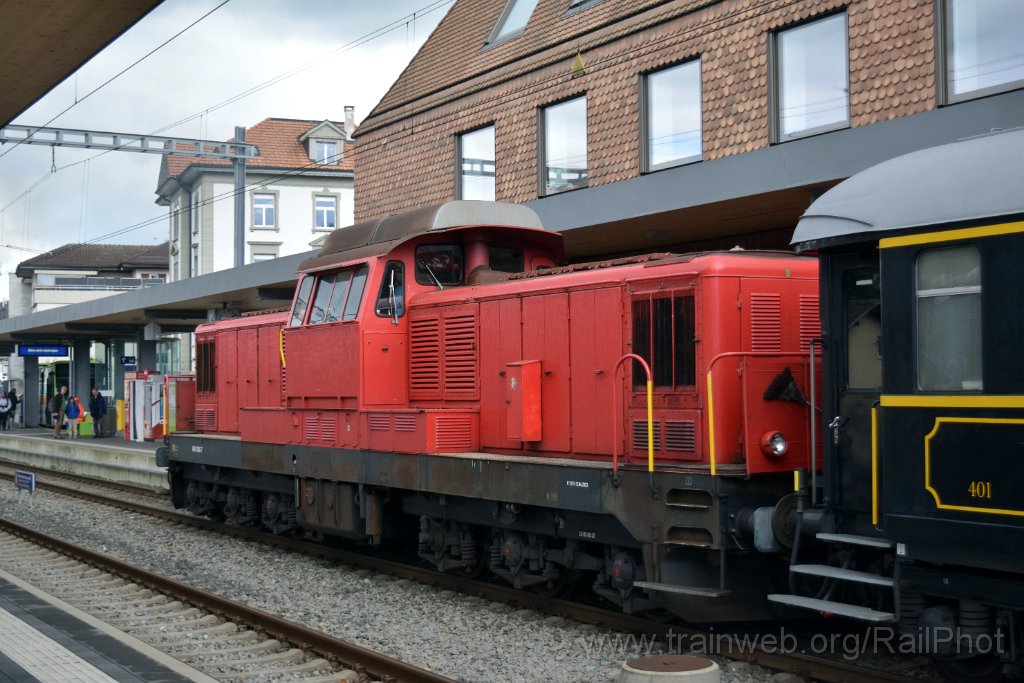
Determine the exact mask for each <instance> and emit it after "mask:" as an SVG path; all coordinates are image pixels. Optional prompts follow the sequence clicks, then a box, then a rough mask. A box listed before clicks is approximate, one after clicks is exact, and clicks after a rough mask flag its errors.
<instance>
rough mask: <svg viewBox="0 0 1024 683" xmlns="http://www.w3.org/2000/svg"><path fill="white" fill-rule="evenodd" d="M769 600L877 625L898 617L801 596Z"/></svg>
mask: <svg viewBox="0 0 1024 683" xmlns="http://www.w3.org/2000/svg"><path fill="white" fill-rule="evenodd" d="M768 599H769V600H771V601H772V602H777V603H780V604H782V605H789V606H791V607H801V608H803V609H810V610H814V611H815V612H826V613H829V614H838V615H840V616H843V617H850V618H852V619H859V620H861V621H872V622H876V623H882V622H887V621H896V615H895V614H893V613H892V612H879V611H878V610H873V609H870V608H867V607H860V606H858V605H850V604H847V603H845V602H833V601H832V600H818V599H817V598H805V597H803V596H801V595H784V594H779V593H773V594H771V595H769V596H768Z"/></svg>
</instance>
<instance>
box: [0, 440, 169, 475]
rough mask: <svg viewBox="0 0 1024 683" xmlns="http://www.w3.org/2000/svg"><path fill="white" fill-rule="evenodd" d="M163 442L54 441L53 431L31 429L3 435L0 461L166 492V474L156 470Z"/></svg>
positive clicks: (41, 470) (42, 470)
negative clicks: (157, 456)
mask: <svg viewBox="0 0 1024 683" xmlns="http://www.w3.org/2000/svg"><path fill="white" fill-rule="evenodd" d="M160 445H161V442H153V441H141V442H140V441H125V440H124V438H123V437H122V436H120V435H117V436H109V437H103V438H101V439H94V438H93V437H91V436H82V437H79V438H77V439H70V438H68V437H67V433H65V434H64V437H63V438H61V439H59V440H58V439H54V438H53V430H52V429H48V428H44V427H28V428H23V429H11V430H8V431H5V432H0V459H3V460H7V461H9V462H12V463H17V465H18V466H20V467H24V468H26V469H28V470H30V471H34V472H36V473H43V472H46V471H52V472H58V473H59V472H67V473H70V474H80V475H83V476H88V477H96V478H99V479H106V480H108V481H116V482H120V483H124V484H135V485H137V486H144V487H147V488H152V489H155V490H166V489H167V470H166V469H165V468H162V467H157V466H156V449H157V448H158V447H159V446H160Z"/></svg>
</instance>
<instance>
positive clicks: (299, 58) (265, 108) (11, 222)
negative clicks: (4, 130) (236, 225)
mask: <svg viewBox="0 0 1024 683" xmlns="http://www.w3.org/2000/svg"><path fill="white" fill-rule="evenodd" d="M453 1H454V0H388V1H387V2H376V3H369V2H365V1H364V0H231V1H230V2H227V3H226V4H224V5H223V6H222V7H220V8H219V9H216V11H214V12H213V13H212V14H210V15H209V16H208V17H206V18H205V19H203V20H202V21H200V22H199V23H198V24H196V25H195V26H193V27H192V28H190V29H188V30H187V31H185V32H184V33H183V34H182V35H180V36H179V37H177V38H176V39H174V40H173V41H172V42H170V43H169V44H167V45H166V46H164V47H163V48H161V49H160V50H159V51H157V52H156V53H154V54H153V55H152V56H150V57H148V58H146V59H145V60H144V61H142V62H141V63H139V64H138V65H137V66H135V67H134V68H132V69H131V70H130V71H128V72H127V73H125V74H124V75H122V76H120V77H118V78H116V79H115V80H114V81H112V82H111V83H110V84H109V85H106V86H104V87H103V88H101V89H100V90H98V91H97V92H95V94H92V95H88V96H86V95H87V94H88V93H90V92H91V91H93V90H95V89H96V88H97V87H98V86H100V85H101V84H103V83H104V82H105V81H107V80H108V79H110V78H111V77H112V76H114V75H115V74H117V73H118V72H120V71H121V70H123V69H124V68H125V67H127V66H129V65H131V64H132V63H133V62H136V61H137V60H139V59H140V58H141V57H143V56H144V55H145V54H146V53H148V52H150V51H151V50H153V49H154V48H156V47H157V46H158V45H160V44H161V43H162V42H164V41H166V40H167V39H168V38H170V37H171V36H174V35H175V34H176V33H178V32H180V31H181V30H182V29H184V28H185V27H187V26H188V25H189V24H191V23H193V22H194V21H196V20H197V19H199V18H200V17H202V16H203V15H204V14H206V13H207V12H209V11H210V10H212V9H214V8H216V7H217V6H218V5H220V4H221V2H223V0H165V1H164V2H163V3H162V4H161V5H160V6H158V7H157V8H156V9H155V10H153V11H152V12H151V13H150V14H149V15H147V16H146V17H145V18H143V19H142V20H141V21H140V22H139V23H138V24H136V25H135V26H134V27H132V28H131V29H129V30H128V31H127V32H126V33H125V34H124V35H122V36H121V37H120V38H119V39H117V40H116V41H115V42H113V43H112V44H111V45H110V46H108V47H107V48H106V49H105V50H104V51H103V52H101V53H100V54H98V55H96V57H94V58H93V59H92V60H91V61H90V62H88V63H87V64H85V65H84V66H83V67H82V68H81V69H79V70H78V72H77V73H76V74H74V75H72V76H71V77H69V78H68V79H67V80H66V81H64V82H63V83H61V84H60V85H59V86H57V87H56V88H54V89H53V90H52V91H51V92H50V93H49V94H48V95H47V96H46V97H44V98H43V99H41V100H40V101H39V102H37V103H36V104H35V105H33V106H32V107H31V108H29V109H28V110H27V111H26V112H25V113H23V114H22V115H21V116H20V117H18V118H17V119H16V120H14V121H13V122H12V123H13V124H20V125H33V126H41V125H49V126H51V127H59V128H73V129H84V130H99V131H108V132H124V133H154V132H156V131H158V130H160V129H163V128H165V127H166V126H169V125H171V124H174V123H176V122H179V121H182V120H184V119H189V118H191V119H192V120H190V121H187V122H185V123H180V124H179V125H176V126H174V127H173V128H170V129H168V130H166V131H163V132H161V133H160V134H161V135H177V136H182V137H189V138H202V139H213V140H226V139H227V138H229V137H231V136H232V135H233V134H234V127H235V126H236V125H244V126H247V127H249V126H252V125H254V124H256V123H258V122H260V121H262V120H263V119H265V118H268V117H284V118H297V119H316V120H320V119H325V118H329V119H333V120H338V121H343V120H344V107H345V105H353V106H354V107H355V116H356V123H358V122H359V121H361V120H362V119H363V118H364V117H365V116H366V115H367V114H368V113H369V111H370V109H372V108H373V106H374V105H375V104H376V103H377V102H378V101H379V100H380V98H381V97H382V96H383V95H384V93H385V92H386V91H387V89H388V88H389V87H390V86H391V84H392V83H393V82H394V80H395V79H396V78H397V77H398V75H399V74H400V73H401V71H402V69H403V68H404V67H405V66H406V64H408V62H409V60H410V59H411V58H412V56H413V55H414V54H415V52H416V50H417V49H418V48H419V47H420V46H421V45H422V44H423V41H424V40H426V38H427V36H429V35H430V32H431V31H432V30H433V29H434V27H435V26H436V25H437V23H438V22H439V21H440V20H441V18H442V17H443V16H444V14H445V12H447V10H448V8H449V7H450V6H451V4H452V2H453ZM414 16H415V20H414V19H413V17H414ZM388 29H390V30H388ZM373 35H377V36H378V37H375V38H372V39H369V40H367V38H370V36H373ZM357 43H362V44H361V45H358V46H356V45H355V44H357ZM331 53H333V54H331ZM325 55H330V56H327V57H326V58H324V59H322V60H320V61H317V62H316V63H315V64H313V65H312V66H310V67H309V68H308V69H306V70H304V71H302V72H301V73H298V74H295V75H291V76H289V77H287V78H284V79H283V80H281V81H280V82H278V83H276V84H274V85H271V86H269V87H266V88H264V89H262V90H259V91H258V92H256V93H254V94H252V95H249V96H247V97H244V98H242V99H239V100H238V101H236V102H233V103H231V104H227V105H225V106H222V107H220V108H215V107H217V105H219V104H220V103H222V102H224V101H225V100H228V99H229V98H232V97H234V96H236V95H239V94H241V93H243V92H245V91H247V90H249V89H250V88H253V87H254V86H257V85H259V84H261V83H264V82H266V81H268V80H271V79H273V78H275V77H278V76H281V75H283V74H286V73H288V72H290V71H292V70H294V69H296V68H297V67H300V66H302V65H304V64H306V63H308V62H310V61H313V60H317V59H318V58H321V57H324V56H325ZM83 97H84V99H83ZM76 100H81V101H80V102H78V104H75V102H76ZM69 106H70V107H71V108H70V109H69V110H68V111H67V112H66V113H63V114H61V115H60V116H59V117H58V118H57V119H56V120H54V121H52V122H50V119H52V118H53V117H54V116H56V115H58V114H60V112H62V111H64V110H65V109H67V108H68V107H69ZM200 114H202V116H199V115H200ZM192 117H195V118H192ZM0 154H3V156H2V157H0V210H2V211H0V273H2V277H0V299H5V298H7V285H8V282H7V280H8V278H7V274H8V273H10V272H12V271H13V270H14V269H15V268H16V267H17V264H18V263H20V262H21V261H24V260H26V259H29V258H32V257H33V256H34V255H35V254H36V253H38V252H42V251H47V250H50V249H53V248H55V247H58V246H60V245H63V244H68V243H73V242H85V241H89V242H93V241H99V242H105V243H115V244H157V243H159V242H163V241H165V240H166V239H167V238H168V220H167V209H166V208H164V207H159V206H157V205H156V203H155V201H156V194H155V189H156V182H157V174H158V172H159V169H160V156H159V155H152V154H137V153H128V152H114V153H108V154H102V155H101V154H100V153H99V152H96V151H93V150H77V149H71V148H63V147H57V148H55V152H51V148H50V147H47V146H40V145H19V146H18V147H15V148H11V146H10V145H3V146H0ZM53 154H55V157H53V156H51V155H53ZM86 160H88V161H87V162H86ZM54 164H55V165H56V168H57V169H58V170H57V172H56V173H51V167H52V166H53V165H54ZM44 178H45V180H43V179H44ZM40 181H41V182H40ZM33 187H34V189H31V188H33ZM30 189H31V191H28V190H30ZM27 191H28V192H27ZM150 221H155V222H154V223H153V224H151V225H144V226H141V227H135V226H137V225H140V224H143V223H147V222H150ZM126 229H128V230H126ZM121 231H125V232H123V233H122V234H117V235H113V234H112V233H117V232H121ZM21 248H24V249H26V250H22V249H21Z"/></svg>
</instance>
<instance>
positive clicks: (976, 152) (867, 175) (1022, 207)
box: [792, 129, 1024, 251]
mask: <svg viewBox="0 0 1024 683" xmlns="http://www.w3.org/2000/svg"><path fill="white" fill-rule="evenodd" d="M1015 214H1024V129H1016V130H1013V131H1007V132H1002V133H993V134H991V135H985V136H981V137H976V138H971V139H968V140H962V141H960V142H954V143H950V144H948V145H940V146H938V147H931V148H928V149H923V150H921V151H918V152H912V153H910V154H904V155H903V156H899V157H895V158H893V159H890V160H888V161H884V162H882V163H880V164H877V165H875V166H872V167H870V168H868V169H866V170H863V171H861V172H860V173H857V174H855V175H853V176H851V177H850V178H848V179H847V180H844V181H843V182H841V183H839V184H838V185H837V186H835V187H834V188H832V189H831V190H829V191H828V192H826V193H825V194H823V195H822V196H821V197H819V198H818V199H817V200H816V201H815V202H814V203H813V204H811V205H810V207H808V209H807V211H806V212H805V213H804V215H803V216H802V217H801V218H800V221H799V223H798V224H797V227H796V230H795V231H794V233H793V240H792V244H793V245H795V246H796V248H797V250H800V251H804V250H808V249H818V248H821V247H827V246H830V245H835V244H843V243H846V242H857V241H863V235H864V234H865V233H884V232H894V231H899V230H904V229H908V228H917V227H928V226H941V225H947V224H949V225H952V224H956V223H967V222H970V221H973V220H976V219H978V218H987V217H999V216H1013V215H1015Z"/></svg>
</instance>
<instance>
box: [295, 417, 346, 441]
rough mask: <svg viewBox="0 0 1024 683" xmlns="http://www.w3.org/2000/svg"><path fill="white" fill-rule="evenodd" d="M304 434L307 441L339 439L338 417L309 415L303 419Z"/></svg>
mask: <svg viewBox="0 0 1024 683" xmlns="http://www.w3.org/2000/svg"><path fill="white" fill-rule="evenodd" d="M303 427H304V432H303V435H304V437H305V440H306V441H330V442H332V443H333V442H335V441H337V439H338V418H337V417H333V416H330V417H329V416H325V415H308V416H307V417H306V419H305V420H304V421H303Z"/></svg>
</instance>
